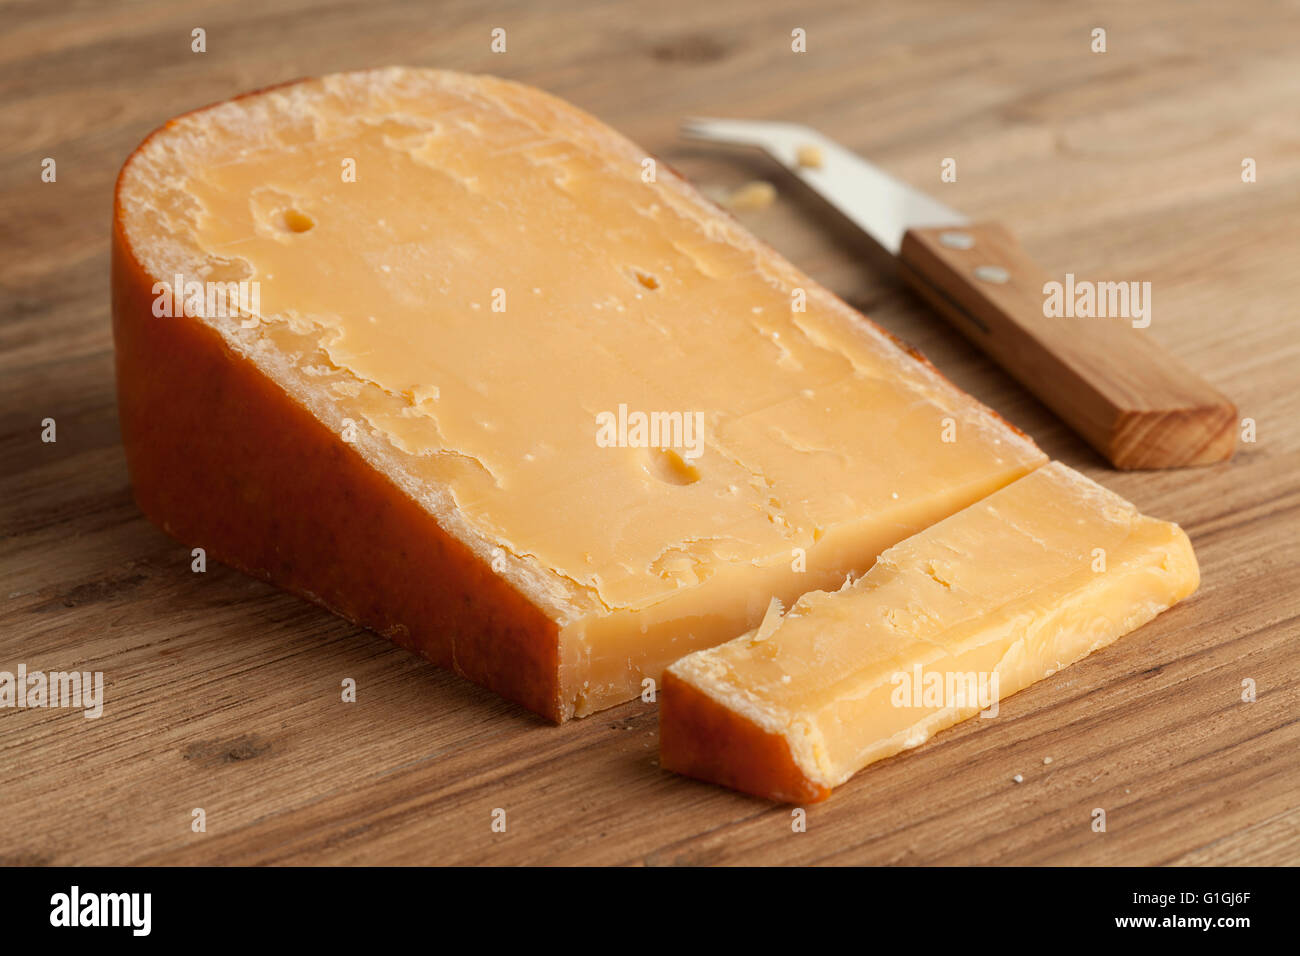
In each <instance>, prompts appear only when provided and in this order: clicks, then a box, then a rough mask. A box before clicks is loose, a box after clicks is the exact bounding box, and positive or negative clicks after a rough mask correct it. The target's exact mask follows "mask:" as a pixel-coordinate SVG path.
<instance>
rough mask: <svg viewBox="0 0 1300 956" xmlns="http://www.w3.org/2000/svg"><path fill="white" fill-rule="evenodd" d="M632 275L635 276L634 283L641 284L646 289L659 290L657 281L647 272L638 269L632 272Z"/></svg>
mask: <svg viewBox="0 0 1300 956" xmlns="http://www.w3.org/2000/svg"><path fill="white" fill-rule="evenodd" d="M634 273H635V275H636V281H637V282H639V283H641V284H642V285H643V286H645V287H646V288H647V289H657V288H659V280H658V279H656V278H655V277H654V276H652V275H650V274H649V273H648V272H642V271H641V270H640V269H636V270H634Z"/></svg>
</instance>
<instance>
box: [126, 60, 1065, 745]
mask: <svg viewBox="0 0 1300 956" xmlns="http://www.w3.org/2000/svg"><path fill="white" fill-rule="evenodd" d="M113 306H114V308H113V313H114V333H115V342H116V355H117V373H118V387H119V410H120V418H121V423H122V431H123V438H124V442H125V446H126V452H127V461H128V465H129V468H130V472H131V477H132V483H133V486H134V493H135V496H136V500H137V501H138V502H139V504H140V506H141V507H142V509H143V510H144V511H145V513H146V514H148V515H149V516H150V517H151V518H152V519H153V520H155V521H156V522H157V523H159V524H160V525H162V526H163V527H164V528H165V529H166V530H168V531H170V532H171V533H172V534H173V535H174V536H176V537H177V538H179V539H181V540H182V541H184V542H185V543H187V544H189V545H191V546H203V547H205V548H206V549H207V552H208V554H209V556H212V557H214V558H217V559H219V560H222V561H224V562H227V563H229V564H232V565H234V566H236V567H239V568H242V569H244V570H246V571H248V572H250V573H253V574H256V575H258V576H261V577H263V578H265V579H268V580H270V581H273V582H275V583H277V584H279V585H281V586H282V587H284V588H287V589H289V590H291V591H294V592H296V593H298V594H301V595H304V596H306V597H308V598H311V599H313V600H315V601H317V602H319V603H321V604H323V605H325V606H326V607H329V608H331V609H333V610H334V611H336V612H337V613H339V614H342V615H344V616H345V617H347V618H349V619H351V620H353V621H356V622H359V623H361V624H364V625H366V626H368V627H371V628H373V629H375V630H377V631H380V632H382V633H383V634H386V635H387V636H389V637H390V638H392V639H393V640H395V641H397V642H398V643H400V644H402V645H404V646H406V647H409V648H412V649H414V650H416V651H418V652H420V653H422V654H424V655H425V656H427V657H428V658H430V659H432V660H433V661H435V662H437V663H439V664H441V665H443V666H446V667H449V668H453V669H454V670H455V671H456V672H458V673H460V674H463V675H465V676H466V677H468V678H470V679H472V680H474V681H477V682H479V683H481V684H483V685H486V686H487V687H489V688H492V689H493V690H495V691H497V692H499V693H501V694H503V695H505V696H507V697H509V698H511V699H513V700H516V701H519V702H521V703H523V704H524V705H526V706H527V707H530V708H532V709H533V710H535V711H537V712H538V713H541V714H543V715H545V716H547V717H549V718H551V719H553V720H563V719H565V718H567V717H569V716H572V715H575V714H577V715H581V714H586V713H590V712H592V711H594V710H597V709H599V708H602V707H607V706H610V705H613V704H616V703H619V702H621V701H624V700H628V699H630V698H632V697H634V696H636V695H638V694H640V693H642V691H643V688H644V687H646V686H648V684H647V683H646V682H647V681H650V680H657V679H659V678H660V677H661V675H662V671H663V669H664V667H666V666H667V665H668V664H669V663H671V662H672V661H673V660H675V659H677V658H678V657H680V656H681V655H683V654H685V653H687V652H689V651H693V650H697V649H699V648H701V647H706V646H709V645H712V644H716V643H719V642H721V641H723V640H728V639H730V638H731V637H733V636H735V635H736V634H737V633H740V632H741V631H743V630H745V629H746V628H749V627H752V626H754V625H755V624H757V623H758V620H759V619H760V618H761V616H762V614H763V611H764V609H765V608H766V607H767V605H768V601H769V599H770V598H771V597H772V596H774V595H775V596H777V597H779V598H781V599H782V600H785V601H790V600H793V599H794V598H795V597H797V596H798V595H799V594H802V593H803V592H804V591H807V590H809V589H811V588H818V587H827V586H833V585H834V583H836V582H838V581H839V580H842V579H843V577H844V575H845V574H846V573H849V572H857V573H861V572H863V571H865V570H866V569H867V568H869V567H870V566H871V564H872V562H873V561H874V560H875V558H876V556H877V555H878V554H879V553H880V552H881V551H882V550H883V549H884V548H886V547H888V546H889V545H891V544H894V543H895V542H896V541H898V540H900V539H901V538H904V537H906V536H907V535H909V534H912V533H915V532H916V531H919V530H921V529H922V528H925V527H927V526H928V525H931V524H933V523H934V522H935V521H938V520H939V519H941V518H943V517H945V516H947V515H949V514H951V513H953V512H954V511H958V510H960V509H961V508H963V507H965V506H966V505H968V504H970V503H971V502H974V501H977V500H979V499H981V498H983V497H985V496H986V495H988V494H990V493H991V492H993V491H995V490H997V489H998V488H1000V487H1002V486H1004V485H1006V484H1007V483H1008V482H1011V481H1013V480H1015V479H1016V478H1018V477H1020V476H1022V475H1024V474H1026V473H1027V472H1029V471H1031V470H1032V469H1034V468H1036V467H1037V466H1038V465H1040V464H1041V463H1042V462H1043V461H1044V457H1043V455H1042V454H1041V452H1039V451H1038V449H1037V448H1036V447H1035V446H1034V445H1033V443H1032V442H1030V441H1029V440H1028V439H1026V438H1025V437H1024V436H1023V435H1021V434H1020V433H1018V432H1017V431H1016V430H1015V429H1013V428H1011V427H1010V426H1009V425H1007V424H1006V423H1005V422H1003V421H1001V420H1000V419H999V418H998V417H997V416H996V415H994V414H993V413H991V412H990V411H989V410H988V409H986V408H985V407H983V406H982V405H980V404H979V403H978V402H976V401H975V400H973V399H972V398H970V397H969V396H967V395H965V394H964V393H962V392H961V391H960V390H958V389H957V388H955V387H954V386H952V385H951V384H950V383H949V382H947V381H946V380H945V379H944V378H943V377H942V376H940V375H939V374H938V373H937V372H936V371H935V370H934V368H933V367H932V366H930V365H929V364H928V363H926V362H925V361H924V360H923V359H922V358H920V357H919V356H918V355H915V354H911V353H909V352H908V351H907V350H905V349H904V348H901V347H900V346H899V345H898V344H897V343H896V342H894V341H893V340H891V338H890V337H889V336H888V335H887V334H885V333H884V332H882V331H881V330H880V329H878V328H877V327H875V326H874V325H872V324H871V323H870V322H868V321H866V320H865V319H864V318H862V317H861V316H860V315H858V314H857V313H856V312H854V311H853V310H852V309H850V308H848V307H847V306H846V305H844V304H843V303H842V302H840V301H839V300H838V299H836V298H835V297H834V296H833V295H831V294H830V293H828V292H827V291H826V290H824V289H822V288H821V287H820V286H818V285H817V284H816V283H815V282H814V281H812V280H811V279H810V278H808V277H807V276H806V275H803V274H802V273H800V272H799V271H798V270H797V269H795V268H794V267H793V266H791V265H790V264H789V263H788V262H786V261H785V260H783V259H782V258H781V257H780V256H778V255H776V254H775V253H774V252H772V251H771V250H770V249H768V248H766V247H765V246H763V245H762V244H760V243H759V242H757V241H756V240H755V239H753V238H752V237H751V236H750V235H749V234H747V233H746V232H745V231H744V230H743V229H742V228H740V227H739V226H738V225H737V224H736V223H735V222H734V221H733V220H731V219H730V218H729V217H728V216H727V215H726V214H724V213H722V212H720V211H719V210H718V209H717V208H716V207H714V206H712V205H711V204H709V203H708V202H706V201H705V200H703V199H701V198H700V196H699V195H698V194H697V193H696V192H695V190H694V189H692V188H691V187H690V186H689V185H687V184H686V183H685V182H684V181H683V180H682V179H680V178H679V177H678V176H676V175H675V174H674V173H673V172H672V171H671V170H669V169H667V168H666V167H664V166H663V165H656V164H655V162H654V161H653V159H652V158H651V157H648V156H647V155H646V154H645V152H644V151H643V150H641V149H640V148H638V147H637V146H635V145H634V144H632V143H631V142H629V141H628V140H626V139H624V138H623V137H622V136H620V135H619V134H617V133H615V132H614V131H612V130H611V129H609V128H607V127H606V126H604V125H602V124H601V123H599V122H598V121H596V120H595V119H593V118H592V117H590V116H588V115H586V114H585V113H582V112H580V111H579V110H577V109H575V108H573V107H572V106H569V105H568V104H566V103H563V102H561V101H560V100H557V99H555V98H553V97H551V96H548V95H546V94H544V93H542V92H539V91H538V90H535V89H531V88H529V87H525V86H521V85H518V84H515V83H510V82H506V81H503V80H498V79H493V78H490V77H482V76H467V75H462V74H457V73H449V72H441V71H434V70H416V69H409V70H407V69H385V70H378V71H372V72H362V73H352V74H343V75H336V76H329V77H325V78H323V79H317V80H309V81H303V82H298V83H294V84H290V85H287V86H282V87H278V88H275V89H271V90H267V91H264V92H260V93H255V94H251V95H248V96H244V97H241V98H238V99H235V100H232V101H230V102H226V103H221V104H218V105H216V106H212V107H208V108H206V109H202V110H199V111H197V112H194V113H190V114H187V115H185V116H182V117H180V118H178V119H175V120H173V121H171V122H170V123H168V124H167V125H166V126H164V127H162V128H161V129H159V130H157V131H156V132H155V133H153V134H152V135H151V136H149V138H148V139H147V140H146V141H145V142H144V143H143V144H142V145H141V146H140V147H139V149H137V150H136V151H135V153H134V154H133V155H132V156H131V157H130V158H129V159H128V161H127V163H126V165H125V166H124V168H123V170H122V173H121V176H120V178H119V181H118V187H117V194H116V202H115V219H114V228H113Z"/></svg>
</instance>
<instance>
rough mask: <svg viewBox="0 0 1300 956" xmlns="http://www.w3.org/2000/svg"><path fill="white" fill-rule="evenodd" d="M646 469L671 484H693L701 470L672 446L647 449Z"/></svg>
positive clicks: (698, 478)
mask: <svg viewBox="0 0 1300 956" xmlns="http://www.w3.org/2000/svg"><path fill="white" fill-rule="evenodd" d="M646 471H648V472H650V474H652V475H654V476H655V477H656V478H658V479H659V480H660V481H664V482H667V483H668V484H670V485H693V484H695V482H697V481H699V480H700V470H699V469H698V468H696V467H695V466H694V465H692V464H691V463H690V462H688V461H687V460H686V459H685V458H683V457H682V456H681V455H679V454H678V453H677V452H675V451H673V449H671V448H648V449H646Z"/></svg>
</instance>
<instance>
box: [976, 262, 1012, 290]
mask: <svg viewBox="0 0 1300 956" xmlns="http://www.w3.org/2000/svg"><path fill="white" fill-rule="evenodd" d="M975 278H977V279H983V280H984V281H985V282H996V283H997V284H998V285H1001V284H1002V283H1004V282H1006V281H1007V280H1008V279H1010V278H1011V273H1010V272H1008V271H1007V270H1006V269H1004V268H1002V267H1001V266H976V267H975Z"/></svg>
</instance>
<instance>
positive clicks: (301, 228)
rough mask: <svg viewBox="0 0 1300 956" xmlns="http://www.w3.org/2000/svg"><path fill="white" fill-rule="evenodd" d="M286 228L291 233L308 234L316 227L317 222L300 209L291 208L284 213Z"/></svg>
mask: <svg viewBox="0 0 1300 956" xmlns="http://www.w3.org/2000/svg"><path fill="white" fill-rule="evenodd" d="M283 215H284V228H286V229H288V230H289V231H290V232H306V231H307V230H308V229H310V228H311V227H312V226H314V225H316V220H315V219H313V218H312V217H311V216H309V215H307V214H306V213H305V212H303V211H302V210H300V209H293V208H289V209H286V210H285V211H284V214H283Z"/></svg>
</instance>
